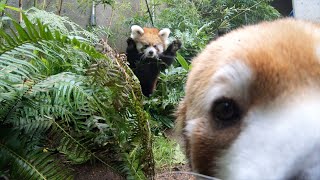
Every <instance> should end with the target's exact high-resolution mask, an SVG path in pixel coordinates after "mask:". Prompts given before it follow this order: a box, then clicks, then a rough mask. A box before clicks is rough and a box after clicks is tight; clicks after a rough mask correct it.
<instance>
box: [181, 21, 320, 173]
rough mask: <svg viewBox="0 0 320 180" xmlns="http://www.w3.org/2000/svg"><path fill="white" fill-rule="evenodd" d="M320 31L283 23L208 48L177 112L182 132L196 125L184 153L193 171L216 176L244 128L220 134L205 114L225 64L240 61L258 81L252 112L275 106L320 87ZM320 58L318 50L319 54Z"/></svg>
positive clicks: (238, 32) (267, 24)
mask: <svg viewBox="0 0 320 180" xmlns="http://www.w3.org/2000/svg"><path fill="white" fill-rule="evenodd" d="M317 48H319V49H320V28H319V26H318V25H315V24H313V23H310V22H304V21H296V20H293V19H282V20H277V21H275V22H265V23H261V24H258V25H253V26H249V27H245V28H241V29H238V30H235V31H233V32H231V33H229V34H227V35H226V36H224V37H221V38H218V39H217V40H216V41H214V42H212V43H210V44H209V45H208V47H207V48H206V49H205V50H204V51H203V52H202V53H200V54H199V55H198V56H197V57H196V58H194V60H193V61H192V70H191V72H190V73H189V75H188V80H187V84H186V96H185V98H184V99H183V101H182V102H181V103H180V105H179V108H178V111H177V120H176V121H177V122H176V123H177V127H178V130H179V131H180V132H183V129H184V128H185V126H186V122H187V121H189V120H192V119H198V124H197V126H196V128H195V129H194V131H193V134H192V136H191V137H190V138H189V137H187V136H184V137H185V142H186V152H187V155H188V157H189V160H190V163H191V165H192V168H193V169H194V170H196V171H198V172H199V173H202V174H207V175H215V174H216V171H217V170H218V169H216V168H217V164H216V162H215V158H218V157H219V154H220V153H221V151H223V150H224V149H227V148H228V147H229V146H230V144H232V142H233V141H234V139H236V138H237V136H238V134H239V133H240V132H241V127H242V124H241V123H239V124H237V125H235V126H232V127H230V128H226V129H222V130H221V129H217V128H216V125H215V124H214V122H213V121H210V118H209V117H208V112H206V111H205V109H204V105H203V99H205V98H206V97H205V96H206V93H207V91H208V89H209V88H210V87H212V86H214V84H210V83H211V82H210V79H211V77H212V76H213V75H214V74H215V72H216V71H217V70H218V69H219V67H221V66H222V65H224V64H227V63H232V62H235V61H241V62H243V63H244V64H246V65H247V66H248V67H249V68H250V69H251V70H252V71H253V76H254V78H255V79H254V80H253V82H252V83H251V85H250V87H249V89H248V91H249V96H250V97H249V102H246V104H245V105H244V107H245V108H246V109H250V108H251V107H254V106H258V105H272V104H273V102H277V101H281V97H286V96H287V95H288V94H290V92H291V91H293V90H296V89H300V88H303V87H305V86H309V85H312V86H313V87H315V88H319V87H320V65H319V62H320V54H317ZM318 51H319V52H318V53H320V50H318Z"/></svg>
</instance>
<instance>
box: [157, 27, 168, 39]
mask: <svg viewBox="0 0 320 180" xmlns="http://www.w3.org/2000/svg"><path fill="white" fill-rule="evenodd" d="M169 35H170V29H168V28H164V29H161V31H160V32H159V36H160V37H161V39H162V40H163V41H166V40H167V39H168V37H169Z"/></svg>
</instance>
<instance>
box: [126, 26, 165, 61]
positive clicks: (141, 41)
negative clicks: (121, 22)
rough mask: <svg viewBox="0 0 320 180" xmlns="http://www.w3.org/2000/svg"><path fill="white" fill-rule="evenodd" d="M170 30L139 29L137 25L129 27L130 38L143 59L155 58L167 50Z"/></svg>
mask: <svg viewBox="0 0 320 180" xmlns="http://www.w3.org/2000/svg"><path fill="white" fill-rule="evenodd" d="M169 35H170V30H169V29H168V28H164V29H162V30H160V31H159V30H158V29H157V28H146V27H145V28H141V27H140V26H138V25H133V26H131V36H130V37H131V38H132V39H133V40H134V41H135V43H136V47H137V50H138V52H139V53H143V54H144V55H143V58H155V57H156V58H157V57H158V55H159V54H161V53H162V52H163V51H164V50H165V49H166V48H167V41H168V37H169Z"/></svg>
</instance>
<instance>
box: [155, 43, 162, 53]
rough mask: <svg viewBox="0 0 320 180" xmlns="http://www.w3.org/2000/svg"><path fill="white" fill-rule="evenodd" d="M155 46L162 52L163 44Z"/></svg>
mask: <svg viewBox="0 0 320 180" xmlns="http://www.w3.org/2000/svg"><path fill="white" fill-rule="evenodd" d="M156 46H157V48H158V51H159V53H163V45H162V44H158V45H156Z"/></svg>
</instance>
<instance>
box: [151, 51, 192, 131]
mask: <svg viewBox="0 0 320 180" xmlns="http://www.w3.org/2000/svg"><path fill="white" fill-rule="evenodd" d="M177 59H178V62H179V63H180V64H181V65H182V67H173V66H170V67H169V68H168V69H166V70H165V71H164V72H162V73H161V74H160V77H159V80H158V84H157V90H156V91H155V93H154V94H153V95H152V97H151V98H150V99H147V100H146V101H145V108H146V110H148V111H149V113H150V115H151V116H152V117H153V119H155V120H156V121H158V122H160V125H159V126H158V127H157V125H154V126H153V127H154V129H155V130H161V129H162V128H163V127H165V128H172V127H173V125H174V124H173V113H174V112H173V111H174V109H175V107H176V105H177V104H178V102H179V101H180V100H181V98H182V97H183V96H184V84H185V83H186V79H187V73H188V70H189V68H190V67H189V66H190V65H188V62H187V61H186V60H185V59H184V58H183V57H182V56H181V55H180V54H178V55H177Z"/></svg>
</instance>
